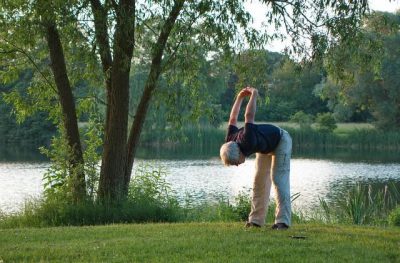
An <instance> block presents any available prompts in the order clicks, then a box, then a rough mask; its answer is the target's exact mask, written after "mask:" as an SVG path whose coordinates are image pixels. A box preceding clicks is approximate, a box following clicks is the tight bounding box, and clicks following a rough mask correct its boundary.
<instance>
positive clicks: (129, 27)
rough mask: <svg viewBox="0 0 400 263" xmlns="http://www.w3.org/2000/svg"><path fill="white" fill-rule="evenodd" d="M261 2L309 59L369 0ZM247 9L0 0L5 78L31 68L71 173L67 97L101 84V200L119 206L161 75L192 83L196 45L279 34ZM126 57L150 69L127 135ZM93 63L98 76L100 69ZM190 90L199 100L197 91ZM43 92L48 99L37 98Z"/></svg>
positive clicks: (223, 4) (222, 47) (235, 1)
mask: <svg viewBox="0 0 400 263" xmlns="http://www.w3.org/2000/svg"><path fill="white" fill-rule="evenodd" d="M261 2H262V3H264V5H265V12H266V17H265V18H266V22H267V23H269V24H271V23H275V24H276V26H277V27H279V26H284V27H285V28H286V30H287V33H288V34H289V35H290V36H291V38H292V40H293V44H292V48H291V50H292V51H293V52H297V53H307V52H306V51H307V50H306V49H302V48H300V47H305V45H304V43H311V44H310V45H311V46H312V47H313V48H314V52H311V54H310V55H315V56H318V55H321V54H323V53H324V50H325V48H326V47H327V46H329V43H330V41H335V40H337V39H341V38H349V36H350V35H352V34H355V33H356V32H357V30H358V27H359V26H360V20H361V17H362V16H363V15H364V13H365V12H366V10H367V9H368V4H367V0H354V1H328V0H319V1H311V0H309V1H300V0H289V1H272V0H268V1H267V0H264V1H261ZM244 3H245V1H240V0H224V1H213V0H202V1H189V0H187V1H185V0H174V1H158V0H155V1H134V0H119V1H114V0H105V1H100V0H67V1H61V0H56V1H50V2H49V1H44V0H34V1H22V0H19V1H2V2H1V4H0V18H1V19H0V25H1V27H2V29H3V30H2V32H0V35H1V39H0V53H1V58H2V60H1V61H2V62H1V63H2V65H1V66H0V68H1V71H2V74H3V75H2V76H6V79H7V78H8V79H10V78H12V74H15V71H17V70H18V69H20V68H21V67H22V66H21V65H22V63H25V62H29V63H31V65H32V64H33V65H34V68H35V69H36V72H37V76H38V79H40V80H42V82H41V85H39V84H37V85H34V86H33V87H32V90H31V96H33V97H34V98H35V99H38V100H39V102H34V101H32V100H31V101H30V104H31V105H32V104H34V105H35V104H36V106H41V107H42V108H45V109H47V110H53V109H52V107H54V106H56V108H57V109H58V112H59V113H60V115H59V116H60V118H62V119H63V120H64V122H61V123H62V124H63V129H64V130H65V131H66V134H67V140H71V142H70V143H69V144H70V148H71V149H73V151H72V158H71V159H70V160H69V162H70V164H71V167H72V170H74V169H75V168H77V167H79V166H81V164H82V162H83V161H82V158H81V157H80V155H81V152H82V149H81V146H80V144H79V142H78V141H79V139H78V138H79V137H78V134H77V132H76V127H77V123H76V115H77V113H76V112H75V110H74V107H73V105H71V103H72V104H73V102H75V103H77V101H79V100H78V99H77V98H74V97H72V96H71V94H74V93H73V90H74V88H76V81H77V80H78V79H82V78H84V79H88V80H89V79H90V80H91V82H92V84H96V83H97V84H98V83H99V80H100V81H101V80H102V81H103V83H104V90H105V94H106V99H105V105H106V112H105V123H104V142H103V153H102V164H101V172H100V183H99V190H98V198H99V199H100V200H102V201H118V200H121V199H123V198H124V197H125V196H126V194H127V189H128V184H129V181H130V177H131V170H132V165H133V162H134V158H135V153H136V149H137V146H138V142H139V138H140V134H141V131H142V127H143V123H144V120H145V117H146V114H147V111H148V108H149V105H150V103H151V99H152V97H153V96H157V95H158V93H157V85H158V80H159V78H160V75H161V74H166V73H168V72H170V73H171V72H176V75H177V76H178V77H177V78H176V81H183V82H188V81H189V82H190V81H191V80H192V79H195V76H196V74H195V71H194V70H193V68H192V67H191V66H190V64H191V61H190V57H191V56H190V54H191V52H192V51H193V50H194V49H196V48H198V47H201V48H203V49H206V50H209V51H213V52H217V53H218V52H219V53H221V52H226V51H234V50H235V49H239V50H240V49H241V48H242V47H244V44H245V43H246V41H247V43H248V45H250V46H251V47H255V46H256V45H262V44H265V43H266V42H267V41H269V40H271V39H273V38H277V37H279V36H280V35H279V34H278V33H273V32H272V33H271V32H269V31H268V30H265V31H264V32H262V31H261V32H259V31H257V30H255V29H252V28H251V27H250V26H249V25H250V22H251V14H250V13H249V12H247V11H246V9H245V7H244ZM243 36H245V38H243ZM307 36H308V38H309V39H310V40H311V42H309V41H308V40H307ZM244 40H246V41H244ZM44 43H45V45H44ZM189 43H190V45H189ZM43 46H47V48H43ZM48 58H50V62H51V63H50V64H49V63H48ZM132 60H145V61H148V62H149V65H150V68H149V71H148V73H147V79H146V82H145V88H144V90H143V92H142V93H140V94H139V93H138V94H137V96H138V97H140V99H139V100H138V101H139V103H138V106H137V108H136V110H135V114H134V119H133V122H132V126H131V127H130V128H129V129H128V112H129V107H130V102H129V72H130V70H131V62H132ZM82 62H83V63H82ZM63 64H64V65H63ZM99 64H100V65H101V72H102V74H98V72H99V71H98V70H96V65H99ZM24 65H25V66H26V64H24ZM48 68H50V69H51V72H50V71H49V70H48ZM13 72H14V73H13ZM37 83H39V80H38V82H37ZM191 89H196V87H191ZM40 90H41V92H40ZM71 90H72V91H71ZM196 92H197V94H201V91H199V90H197V91H196ZM196 92H194V94H196ZM39 94H42V95H46V96H44V99H43V98H41V97H40V96H39ZM14 95H15V97H17V98H19V97H18V96H17V94H14ZM42 97H43V96H42ZM54 99H57V100H56V102H57V103H55V102H54ZM14 101H16V102H17V101H18V102H21V101H20V100H18V99H16V100H14ZM193 102H194V103H197V102H196V101H191V103H193ZM27 105H28V104H27ZM49 105H52V106H51V107H50V106H49ZM199 105H201V103H199ZM78 106H79V105H78ZM196 109H201V106H199V107H196ZM74 116H75V117H74ZM128 130H129V135H128ZM75 163H78V164H79V165H75ZM73 174H76V173H71V176H72V175H73ZM78 174H79V176H78V177H77V178H78V180H77V181H78V182H79V183H78V184H77V185H76V187H77V188H76V189H74V192H75V193H81V189H82V186H83V183H84V181H83V180H82V178H83V176H84V175H83V174H82V173H78ZM76 195H77V196H80V194H76Z"/></svg>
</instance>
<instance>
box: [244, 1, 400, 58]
mask: <svg viewBox="0 0 400 263" xmlns="http://www.w3.org/2000/svg"><path fill="white" fill-rule="evenodd" d="M245 6H246V8H247V9H248V10H249V11H250V13H251V14H252V15H253V18H254V23H253V25H254V27H256V28H257V27H260V26H261V21H262V20H263V17H264V13H265V12H264V9H265V7H263V5H262V4H260V3H259V1H258V0H249V1H248V2H247V4H246V5H245ZM369 7H370V9H371V10H375V11H384V12H393V13H394V12H396V11H397V10H400V0H392V1H389V0H369ZM288 44H289V42H287V43H285V42H283V43H282V42H280V41H274V42H272V43H271V44H270V45H268V47H267V48H268V49H269V50H271V51H276V52H281V51H283V49H284V47H285V46H286V45H288Z"/></svg>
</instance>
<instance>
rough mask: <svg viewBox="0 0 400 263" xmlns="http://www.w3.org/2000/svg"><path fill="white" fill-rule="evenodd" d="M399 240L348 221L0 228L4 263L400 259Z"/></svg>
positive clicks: (395, 231) (394, 231)
mask: <svg viewBox="0 0 400 263" xmlns="http://www.w3.org/2000/svg"><path fill="white" fill-rule="evenodd" d="M292 236H301V237H305V239H297V238H293V237H292ZM399 244H400V229H399V228H383V229H382V228H374V227H355V226H342V225H317V224H303V225H295V226H293V227H292V228H291V229H290V230H288V231H276V230H275V231H274V230H271V229H269V228H267V227H265V228H262V229H250V230H245V229H244V228H243V224H240V223H190V224H131V225H109V226H96V227H57V228H23V229H8V230H0V262H14V261H18V262H21V261H23V262H399V261H400V251H399V249H398V248H399Z"/></svg>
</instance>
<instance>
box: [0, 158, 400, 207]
mask: <svg viewBox="0 0 400 263" xmlns="http://www.w3.org/2000/svg"><path fill="white" fill-rule="evenodd" d="M345 156H347V157H345V158H333V157H328V159H326V157H323V158H321V159H319V158H318V157H317V156H311V157H309V156H308V157H301V156H296V155H295V156H294V158H293V159H292V162H291V191H292V193H300V197H299V198H298V199H297V200H296V201H295V202H294V204H293V206H294V207H295V209H301V210H306V209H309V208H311V207H313V206H316V205H317V204H318V200H319V198H320V197H322V198H326V197H330V196H331V197H332V196H337V195H340V194H343V191H345V189H346V187H347V188H348V187H350V186H352V185H354V184H355V183H357V182H360V183H364V184H385V183H388V182H395V183H397V184H398V185H399V184H400V160H398V157H399V156H398V155H396V156H393V155H390V159H389V160H387V159H385V160H384V161H382V160H380V159H379V158H373V157H374V156H375V157H376V155H373V156H372V159H369V158H361V159H358V160H354V158H351V157H354V155H351V156H349V155H345ZM156 157H157V156H156ZM189 157H190V156H189ZM143 162H152V163H155V164H156V165H161V166H163V167H165V169H166V170H167V177H166V180H167V181H168V182H169V183H170V184H171V186H172V188H173V189H174V190H175V191H176V192H177V194H178V196H179V198H180V200H182V201H183V200H184V199H185V197H186V196H187V195H190V196H192V197H194V198H196V200H215V198H216V197H217V196H221V195H222V196H225V197H227V198H230V199H232V200H233V199H234V196H236V195H237V194H238V193H239V192H241V191H243V190H245V191H248V190H249V189H250V188H251V187H252V182H253V172H254V159H249V160H247V161H246V162H245V163H244V164H242V165H240V166H238V167H224V166H223V165H222V164H221V162H220V160H219V159H218V158H216V157H206V158H204V156H202V157H201V159H196V158H193V159H176V158H174V159H170V160H165V159H163V158H162V159H159V158H158V157H157V159H154V158H151V156H148V155H147V156H146V157H145V158H144V157H142V158H140V159H137V160H136V162H135V166H134V169H135V167H136V165H138V164H139V163H143ZM48 166H49V163H48V162H46V161H45V162H43V161H39V162H37V161H36V162H32V160H25V161H17V160H4V158H3V160H2V159H1V158H0V210H2V211H5V212H14V211H17V210H18V209H20V208H21V206H22V204H23V202H24V200H25V199H26V198H30V197H37V196H40V195H41V193H42V176H43V173H44V172H45V171H46V169H47V167H48ZM274 195H275V193H274V191H272V197H273V196H274Z"/></svg>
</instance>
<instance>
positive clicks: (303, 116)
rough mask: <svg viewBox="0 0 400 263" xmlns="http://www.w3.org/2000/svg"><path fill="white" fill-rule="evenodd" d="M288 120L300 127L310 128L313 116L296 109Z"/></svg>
mask: <svg viewBox="0 0 400 263" xmlns="http://www.w3.org/2000/svg"><path fill="white" fill-rule="evenodd" d="M290 121H291V122H294V123H296V124H298V125H299V126H300V129H311V124H312V123H313V116H312V115H310V114H307V113H304V111H298V112H296V113H295V114H294V115H293V116H292V117H291V118H290Z"/></svg>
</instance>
